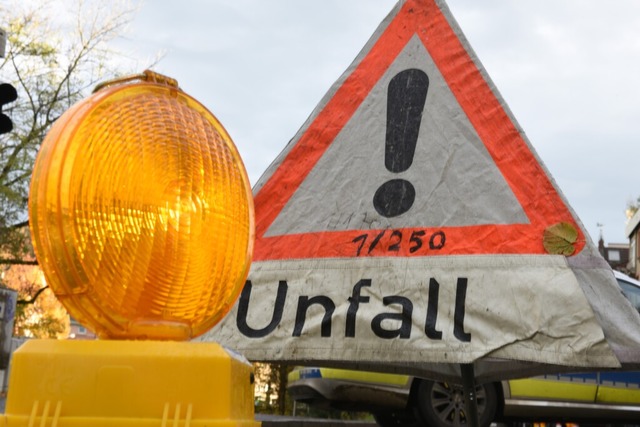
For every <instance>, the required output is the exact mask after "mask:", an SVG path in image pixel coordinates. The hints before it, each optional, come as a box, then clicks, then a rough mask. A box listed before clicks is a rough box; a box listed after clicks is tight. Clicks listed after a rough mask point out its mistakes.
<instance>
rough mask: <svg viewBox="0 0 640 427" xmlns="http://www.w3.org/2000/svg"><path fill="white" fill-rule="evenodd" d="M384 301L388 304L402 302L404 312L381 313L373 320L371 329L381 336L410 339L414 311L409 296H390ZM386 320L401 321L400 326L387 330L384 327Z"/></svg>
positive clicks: (383, 299) (383, 301) (383, 300)
mask: <svg viewBox="0 0 640 427" xmlns="http://www.w3.org/2000/svg"><path fill="white" fill-rule="evenodd" d="M382 303H383V304H384V305H385V306H387V305H391V304H400V305H401V306H402V313H380V314H378V315H377V316H376V317H374V318H373V320H371V330H372V331H373V333H374V334H376V335H377V336H379V337H380V338H385V339H391V338H398V337H399V338H402V339H408V338H409V337H410V336H411V315H412V313H413V303H412V302H411V300H409V298H405V297H401V296H397V295H395V296H388V297H384V298H382ZM385 320H398V321H400V322H401V323H400V328H399V329H396V330H387V329H384V328H383V327H382V322H383V321H385Z"/></svg>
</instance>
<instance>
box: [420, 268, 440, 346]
mask: <svg viewBox="0 0 640 427" xmlns="http://www.w3.org/2000/svg"><path fill="white" fill-rule="evenodd" d="M439 295H440V283H438V282H437V281H436V279H434V278H431V279H429V302H428V305H427V321H426V323H425V326H424V332H425V334H427V337H428V338H431V339H432V340H441V339H442V331H438V330H437V329H436V321H437V320H438V297H439Z"/></svg>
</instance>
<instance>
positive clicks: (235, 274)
mask: <svg viewBox="0 0 640 427" xmlns="http://www.w3.org/2000/svg"><path fill="white" fill-rule="evenodd" d="M29 219H30V227H31V233H32V239H33V243H34V248H35V252H36V255H37V258H38V261H39V264H40V266H41V268H42V270H43V271H44V274H45V277H46V280H47V283H48V284H49V286H50V287H51V289H52V290H53V292H54V293H55V294H56V296H57V297H58V299H60V301H61V302H62V303H63V304H64V306H65V307H66V308H67V310H68V311H69V313H70V314H71V316H73V317H74V318H76V319H77V320H78V321H79V322H81V323H83V324H84V325H85V326H86V327H88V328H90V329H92V330H93V331H94V332H96V333H97V334H98V336H100V337H102V338H129V339H173V340H187V339H190V338H193V337H195V336H198V335H200V334H202V333H204V332H206V331H207V330H209V329H210V328H211V327H212V326H214V325H215V324H216V323H217V322H218V321H219V320H220V319H221V318H222V317H223V316H224V315H225V314H226V313H227V312H228V311H229V309H230V308H231V307H232V305H233V304H234V303H235V300H236V298H237V296H238V294H239V293H240V291H241V289H242V287H243V285H244V282H245V280H246V277H247V273H248V271H249V265H250V261H251V255H252V249H253V238H254V231H253V227H254V224H253V199H252V195H251V188H250V185H249V180H248V178H247V174H246V171H245V169H244V165H243V164H242V160H241V159H240V156H239V154H238V151H237V149H236V147H235V146H234V144H233V142H232V140H231V138H230V137H229V135H228V134H227V132H226V131H225V129H224V128H223V127H222V125H221V124H220V123H219V122H218V120H217V119H216V118H215V117H214V116H213V114H211V113H210V112H209V111H208V110H207V109H206V108H205V107H204V106H202V105H201V104H200V103H199V102H198V101H196V100H195V99H193V98H192V97H190V96H189V95H187V94H186V93H184V92H183V91H182V90H180V88H179V87H178V85H177V82H176V81H175V80H173V79H169V78H167V77H164V76H160V75H159V74H155V73H153V72H150V71H145V73H144V74H142V75H140V76H134V77H130V78H125V79H121V80H119V81H114V82H110V83H107V84H104V85H102V87H101V88H99V89H97V90H96V92H95V93H94V94H93V95H92V96H90V97H89V98H87V99H85V100H83V101H81V102H79V103H77V104H76V105H74V106H73V107H72V108H71V109H69V110H68V111H67V112H66V113H65V114H63V115H62V117H60V119H58V121H57V122H56V123H55V125H54V126H53V128H52V129H51V131H50V132H49V134H48V135H47V137H46V138H45V140H44V142H43V144H42V148H41V150H40V152H39V153H38V157H37V159H36V164H35V166H34V170H33V176H32V181H31V196H30V200H29Z"/></svg>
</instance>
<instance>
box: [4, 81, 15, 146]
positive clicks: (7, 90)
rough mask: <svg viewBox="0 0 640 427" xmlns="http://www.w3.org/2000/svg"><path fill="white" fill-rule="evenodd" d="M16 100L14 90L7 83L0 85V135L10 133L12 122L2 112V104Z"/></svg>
mask: <svg viewBox="0 0 640 427" xmlns="http://www.w3.org/2000/svg"><path fill="white" fill-rule="evenodd" d="M17 98H18V92H17V91H16V88H15V87H13V86H11V85H10V84H9V83H2V84H0V134H3V133H7V132H11V131H12V130H13V122H12V121H11V118H10V117H9V116H7V115H6V114H4V113H3V112H2V109H3V107H4V104H9V103H11V102H13V101H15V100H16V99H17Z"/></svg>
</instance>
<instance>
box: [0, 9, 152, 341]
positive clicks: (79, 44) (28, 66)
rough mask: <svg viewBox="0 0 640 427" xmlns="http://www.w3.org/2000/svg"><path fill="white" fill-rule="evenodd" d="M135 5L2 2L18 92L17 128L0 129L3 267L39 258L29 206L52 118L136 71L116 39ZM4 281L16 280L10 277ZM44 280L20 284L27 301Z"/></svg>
mask: <svg viewBox="0 0 640 427" xmlns="http://www.w3.org/2000/svg"><path fill="white" fill-rule="evenodd" d="M134 12H135V8H134V7H133V6H132V5H131V4H130V3H129V2H128V1H125V2H122V1H118V0H90V1H86V2H85V1H83V0H75V1H66V0H58V1H50V0H29V1H24V0H9V1H4V2H2V3H0V28H2V29H4V30H5V32H6V33H7V46H6V52H5V57H4V58H0V81H2V82H6V83H11V84H12V85H13V86H14V87H15V88H16V89H17V92H18V99H17V100H16V101H15V102H14V103H12V104H10V105H9V108H8V109H6V110H4V112H5V113H7V114H8V115H9V116H10V117H11V119H12V121H13V125H14V129H13V131H12V132H10V133H8V134H4V135H0V270H2V271H4V272H7V271H8V269H11V268H14V266H24V265H37V262H36V260H35V257H34V254H33V249H32V247H31V243H30V242H31V239H30V236H29V228H28V213H27V201H28V196H29V183H30V179H31V172H32V170H33V165H34V161H35V156H36V154H37V152H38V149H39V147H40V145H41V144H42V141H43V139H44V137H45V135H46V133H47V131H48V130H49V129H50V128H51V125H52V124H53V123H54V122H55V121H56V120H57V119H58V118H59V117H60V116H61V115H62V113H64V112H65V111H66V110H67V109H68V108H69V107H70V106H71V105H73V104H74V103H76V102H77V101H79V100H80V99H82V98H83V97H85V96H86V95H88V94H89V93H90V92H91V90H92V89H93V87H94V86H95V85H96V84H97V83H98V82H100V81H104V80H107V79H111V78H114V77H115V76H117V75H121V74H128V73H130V72H131V70H123V68H124V67H123V63H125V61H123V59H124V58H125V57H124V55H122V54H121V53H118V52H115V51H114V50H113V49H112V48H111V47H110V43H111V42H112V41H114V39H116V38H117V37H119V36H121V34H122V33H123V31H124V30H125V28H126V26H127V25H128V24H129V23H130V22H131V19H132V18H133V14H134ZM129 62H131V61H129ZM123 71H124V72H123ZM136 71H139V70H136ZM3 276H4V275H3ZM10 276H11V275H8V276H7V277H10ZM27 282H28V281H27ZM0 284H2V285H5V286H9V287H12V284H11V283H7V279H6V278H5V279H2V280H1V281H0ZM23 285H24V283H23ZM43 286H46V284H40V286H39V287H38V286H31V285H29V286H26V287H25V286H22V288H21V289H18V290H19V295H20V298H21V302H22V304H23V305H25V307H27V306H32V307H31V308H35V307H36V306H35V305H34V304H35V301H33V297H34V296H36V295H40V294H41V288H42V287H43ZM13 287H20V285H19V284H16V283H14V284H13ZM19 305H20V304H19ZM40 323H41V325H44V324H49V326H48V327H47V328H46V329H47V330H48V331H49V332H50V333H49V335H56V334H57V333H59V332H60V327H59V325H56V322H55V321H53V322H49V320H48V318H42V319H41V322H40ZM18 327H19V325H18ZM34 327H35V326H34ZM38 335H47V333H44V332H39V333H38Z"/></svg>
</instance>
